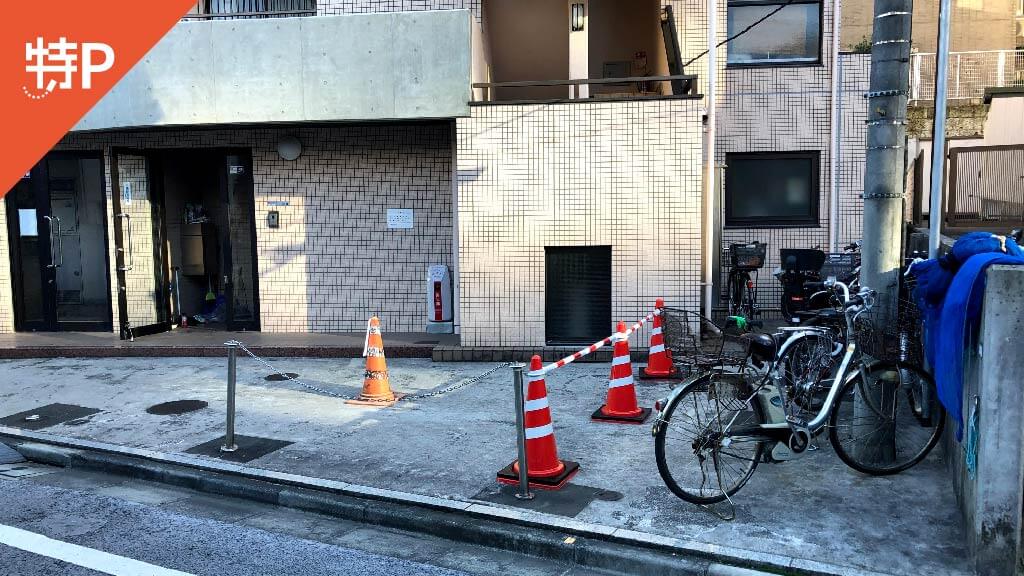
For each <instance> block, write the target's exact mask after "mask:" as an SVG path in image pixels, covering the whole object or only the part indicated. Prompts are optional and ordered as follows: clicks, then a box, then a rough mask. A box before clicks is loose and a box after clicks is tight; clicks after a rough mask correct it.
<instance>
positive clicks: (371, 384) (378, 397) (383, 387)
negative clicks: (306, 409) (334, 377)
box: [346, 316, 403, 407]
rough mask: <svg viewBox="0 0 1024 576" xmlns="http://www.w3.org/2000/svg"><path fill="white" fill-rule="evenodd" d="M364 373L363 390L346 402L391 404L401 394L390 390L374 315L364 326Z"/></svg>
mask: <svg viewBox="0 0 1024 576" xmlns="http://www.w3.org/2000/svg"><path fill="white" fill-rule="evenodd" d="M364 355H365V356H366V373H365V375H364V377H363V392H362V393H361V394H360V395H359V398H358V399H355V400H348V401H346V404H356V405H359V406H380V407H388V406H393V405H394V404H395V402H397V401H398V399H399V398H401V397H402V396H403V394H395V393H394V392H392V391H391V381H390V380H389V379H388V363H387V360H386V359H385V358H384V338H383V337H381V335H380V320H379V319H378V318H377V317H376V316H374V317H373V318H370V324H369V326H367V328H366V350H365V351H364Z"/></svg>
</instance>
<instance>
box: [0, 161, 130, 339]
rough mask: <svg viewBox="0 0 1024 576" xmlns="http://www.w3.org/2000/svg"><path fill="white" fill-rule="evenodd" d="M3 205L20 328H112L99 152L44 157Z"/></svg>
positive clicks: (104, 329)
mask: <svg viewBox="0 0 1024 576" xmlns="http://www.w3.org/2000/svg"><path fill="white" fill-rule="evenodd" d="M6 207H7V223H8V238H9V240H8V241H9V244H10V253H11V267H12V280H13V289H14V322H15V329H16V330H19V331H59V330H64V331H104V332H106V331H110V330H111V329H112V327H113V322H112V309H111V305H110V300H111V298H110V273H109V270H110V267H109V265H108V259H107V226H106V214H107V209H106V197H105V193H104V177H103V157H102V155H101V154H100V153H99V152H89V153H80V152H51V153H49V154H47V155H46V157H45V158H43V160H41V161H40V162H39V163H38V164H37V165H36V166H35V167H33V168H32V170H31V171H30V172H29V173H28V174H26V175H25V177H23V178H22V179H21V180H20V181H19V182H18V183H17V184H16V185H15V187H14V189H13V190H11V192H10V193H9V194H8V195H7V200H6Z"/></svg>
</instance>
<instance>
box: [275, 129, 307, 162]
mask: <svg viewBox="0 0 1024 576" xmlns="http://www.w3.org/2000/svg"><path fill="white" fill-rule="evenodd" d="M277 155H278V156H280V157H281V159H282V160H295V159H297V158H298V157H299V156H300V155H302V142H300V141H299V139H298V138H296V137H295V136H291V135H288V136H282V137H281V139H280V140H278V141H277Z"/></svg>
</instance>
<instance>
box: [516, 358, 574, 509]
mask: <svg viewBox="0 0 1024 576" xmlns="http://www.w3.org/2000/svg"><path fill="white" fill-rule="evenodd" d="M541 366H542V365H541V361H540V356H536V355H535V356H534V357H533V358H531V359H530V372H529V373H528V374H527V377H526V379H527V382H528V384H527V390H526V404H525V405H524V407H523V410H524V411H525V412H526V414H524V418H523V420H524V427H525V428H526V464H527V466H526V474H527V478H529V480H530V486H533V487H534V488H540V489H546V490H557V489H559V488H561V487H562V486H565V484H566V482H568V481H569V479H570V478H572V477H573V476H574V475H575V474H576V472H578V471H579V468H580V465H579V464H577V463H576V462H570V461H567V460H566V461H563V460H559V459H558V447H557V446H556V445H555V430H554V427H553V426H552V423H551V409H550V408H549V407H548V388H547V384H545V383H544V375H543V374H540V373H538V371H539V370H540V369H541ZM531 374H533V375H532V376H531ZM498 482H500V483H502V484H518V483H519V461H518V460H517V461H515V462H512V463H511V464H509V465H508V466H506V467H504V468H502V469H501V470H500V471H499V472H498Z"/></svg>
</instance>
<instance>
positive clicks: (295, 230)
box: [61, 122, 452, 332]
mask: <svg viewBox="0 0 1024 576" xmlns="http://www.w3.org/2000/svg"><path fill="white" fill-rule="evenodd" d="M286 134H294V135H296V136H297V137H298V138H299V140H300V141H301V142H302V143H303V147H304V150H303V154H302V156H301V157H300V158H299V159H298V160H296V161H293V162H289V161H286V160H282V159H281V158H280V157H279V156H278V155H277V151H276V145H277V141H278V139H279V138H280V137H281V136H283V135H286ZM112 146H120V147H131V148H145V149H156V148H183V147H188V148H210V147H242V148H251V149H252V155H253V181H254V195H255V222H256V246H257V269H258V271H259V281H260V286H259V295H260V312H261V314H260V315H261V328H262V330H264V331H270V332H291V331H296V332H301V331H314V332H330V331H359V330H363V329H364V328H365V326H366V319H367V317H368V315H370V314H374V313H376V314H379V315H380V317H381V320H382V323H383V325H384V327H385V329H386V330H390V331H421V330H422V329H423V325H424V323H425V312H424V307H425V304H424V301H423V300H424V296H423V286H424V282H425V281H426V280H425V278H426V270H427V267H428V266H429V265H431V264H447V265H449V266H450V265H451V262H452V257H451V254H452V211H451V197H452V180H451V174H452V149H451V146H452V134H451V124H450V123H446V122H445V123H430V124H415V125H369V126H346V127H301V128H259V129H217V130H201V129H200V130H168V131H154V132H105V133H104V132H95V133H81V134H73V135H70V136H68V137H66V138H65V139H64V140H63V141H62V143H61V147H63V148H69V149H87V150H96V149H104V150H106V151H107V155H108V158H107V187H108V190H107V192H108V205H109V194H110V189H109V188H110V174H109V166H110V159H109V150H110V147H112ZM272 201H277V202H287V203H288V204H287V206H272V205H271V204H270V202H272ZM388 208H412V209H414V210H415V217H414V227H413V228H412V229H410V230H400V229H394V230H389V229H388V228H387V225H386V218H387V216H386V215H387V209H388ZM270 210H278V211H279V212H280V216H281V218H280V228H276V229H271V228H269V227H268V226H267V213H268V212H269V211H270ZM112 226H113V224H111V230H112V229H113V228H112ZM112 243H113V242H112V239H111V242H110V244H112ZM111 265H112V267H113V265H114V260H113V256H111ZM111 275H112V277H113V275H114V271H113V269H112V270H111ZM116 310H117V309H116V307H115V314H114V315H115V318H114V324H115V326H117V325H118V318H117V311H116Z"/></svg>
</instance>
